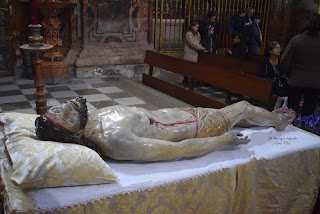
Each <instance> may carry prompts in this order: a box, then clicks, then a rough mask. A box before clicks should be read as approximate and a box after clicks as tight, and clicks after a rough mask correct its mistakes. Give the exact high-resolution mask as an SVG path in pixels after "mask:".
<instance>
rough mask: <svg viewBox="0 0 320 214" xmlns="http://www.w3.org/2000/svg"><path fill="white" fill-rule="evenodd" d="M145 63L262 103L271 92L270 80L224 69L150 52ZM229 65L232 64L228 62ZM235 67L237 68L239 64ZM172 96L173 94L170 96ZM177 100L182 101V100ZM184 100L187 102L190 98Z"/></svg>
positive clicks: (267, 99) (267, 100)
mask: <svg viewBox="0 0 320 214" xmlns="http://www.w3.org/2000/svg"><path fill="white" fill-rule="evenodd" d="M232 60H233V61H234V63H239V61H237V60H238V59H235V60H234V59H232ZM145 63H147V64H149V65H150V66H156V67H159V68H162V69H165V70H168V71H171V72H174V73H177V74H182V75H184V76H189V77H191V78H192V79H194V80H199V81H201V82H204V83H208V84H211V85H214V86H216V87H218V88H221V89H226V90H228V91H231V92H233V93H236V94H241V95H245V96H248V97H251V98H253V99H256V100H258V101H261V102H263V103H269V101H270V96H271V91H272V81H270V80H266V79H262V78H259V77H255V76H252V75H246V74H241V73H239V72H234V71H232V70H231V69H227V68H224V67H219V66H210V65H207V64H204V63H194V62H189V61H187V60H183V59H179V58H175V57H171V56H166V55H163V54H159V53H155V52H152V51H147V52H146V56H145ZM240 63H241V62H240ZM229 64H232V63H230V62H229ZM248 65H249V64H248ZM237 66H239V64H238V65H237ZM229 68H230V67H229ZM230 70H231V71H230ZM179 88H180V87H179ZM158 90H160V91H162V90H165V89H161V88H159V89H158ZM177 90H178V89H177ZM172 94H173V93H171V94H170V95H172ZM172 96H173V95H172ZM179 99H181V100H183V99H182V98H179ZM186 99H187V100H188V99H190V97H188V98H186ZM184 101H185V100H184ZM186 102H187V101H186Z"/></svg>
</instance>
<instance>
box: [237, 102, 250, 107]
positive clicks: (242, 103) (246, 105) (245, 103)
mask: <svg viewBox="0 0 320 214" xmlns="http://www.w3.org/2000/svg"><path fill="white" fill-rule="evenodd" d="M240 103H241V105H243V106H244V107H249V106H251V104H250V103H249V102H248V101H245V100H242V101H240Z"/></svg>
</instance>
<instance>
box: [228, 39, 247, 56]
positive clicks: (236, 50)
mask: <svg viewBox="0 0 320 214" xmlns="http://www.w3.org/2000/svg"><path fill="white" fill-rule="evenodd" d="M225 53H226V56H233V57H237V58H244V57H245V56H246V44H245V42H244V39H243V37H242V35H241V34H239V33H237V34H235V35H234V36H233V38H232V46H231V49H225Z"/></svg>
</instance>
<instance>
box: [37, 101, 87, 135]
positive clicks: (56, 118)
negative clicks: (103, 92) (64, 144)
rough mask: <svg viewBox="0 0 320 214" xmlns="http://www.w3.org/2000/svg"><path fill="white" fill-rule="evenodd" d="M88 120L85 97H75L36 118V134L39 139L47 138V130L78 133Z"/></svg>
mask: <svg viewBox="0 0 320 214" xmlns="http://www.w3.org/2000/svg"><path fill="white" fill-rule="evenodd" d="M87 121H88V113H87V105H86V99H84V98H82V97H76V98H74V99H72V100H70V101H68V102H67V103H65V104H61V105H56V106H53V107H51V108H50V109H49V110H48V111H47V112H46V113H45V114H44V115H42V116H40V117H38V118H37V120H36V134H37V137H38V138H39V139H40V140H55V139H52V137H50V138H51V139H48V137H49V136H50V135H56V134H54V133H52V134H51V133H49V132H60V133H58V135H59V134H62V133H61V130H64V131H67V132H68V133H70V134H76V135H78V136H79V135H80V133H81V132H82V130H83V129H84V127H85V126H86V124H87Z"/></svg>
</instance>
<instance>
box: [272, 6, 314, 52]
mask: <svg viewBox="0 0 320 214" xmlns="http://www.w3.org/2000/svg"><path fill="white" fill-rule="evenodd" d="M318 10H319V1H318V0H272V1H271V12H270V16H269V24H268V40H269V41H272V40H276V41H279V42H280V44H281V46H282V48H285V47H286V46H287V44H288V43H289V41H290V39H291V38H292V37H293V36H295V35H297V34H299V33H301V32H302V29H303V26H304V23H305V21H306V20H307V19H308V17H309V15H310V14H311V13H317V12H318Z"/></svg>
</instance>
